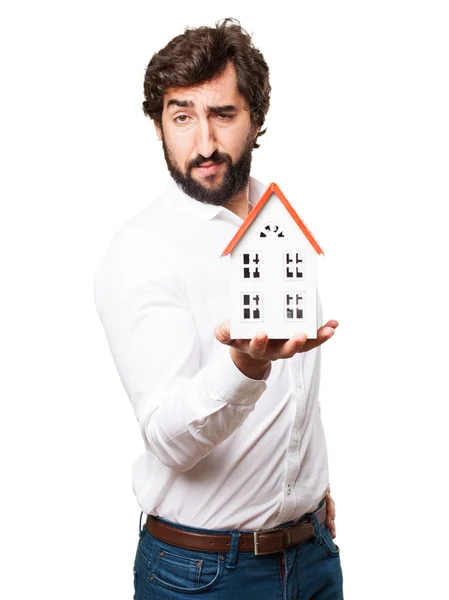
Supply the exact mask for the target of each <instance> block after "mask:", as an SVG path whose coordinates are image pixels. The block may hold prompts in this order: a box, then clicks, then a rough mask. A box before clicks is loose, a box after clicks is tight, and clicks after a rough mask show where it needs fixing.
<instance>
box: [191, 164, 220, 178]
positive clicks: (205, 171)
mask: <svg viewBox="0 0 449 600" xmlns="http://www.w3.org/2000/svg"><path fill="white" fill-rule="evenodd" d="M222 164H223V161H222V160H221V161H220V162H218V163H212V162H209V163H203V164H202V165H201V166H199V167H195V170H196V172H197V173H199V174H200V175H202V176H203V177H206V176H207V175H214V174H215V173H217V172H218V170H219V169H220V167H221V165H222Z"/></svg>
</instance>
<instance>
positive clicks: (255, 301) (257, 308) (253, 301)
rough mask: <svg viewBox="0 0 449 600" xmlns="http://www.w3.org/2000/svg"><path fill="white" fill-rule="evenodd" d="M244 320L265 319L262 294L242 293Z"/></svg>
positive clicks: (241, 301)
mask: <svg viewBox="0 0 449 600" xmlns="http://www.w3.org/2000/svg"><path fill="white" fill-rule="evenodd" d="M240 303H241V309H242V310H241V314H242V321H263V312H262V294H261V293H260V292H251V293H250V294H246V293H243V294H240Z"/></svg>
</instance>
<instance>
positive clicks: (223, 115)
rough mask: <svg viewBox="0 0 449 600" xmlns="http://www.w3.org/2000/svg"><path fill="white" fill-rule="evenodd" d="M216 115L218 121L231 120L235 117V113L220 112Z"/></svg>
mask: <svg viewBox="0 0 449 600" xmlns="http://www.w3.org/2000/svg"><path fill="white" fill-rule="evenodd" d="M217 117H218V119H219V120H220V121H232V119H233V118H234V117H235V115H230V114H226V113H221V114H218V115H217Z"/></svg>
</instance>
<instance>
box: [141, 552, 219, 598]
mask: <svg viewBox="0 0 449 600" xmlns="http://www.w3.org/2000/svg"><path fill="white" fill-rule="evenodd" d="M155 550H156V552H155V553H154V555H153V556H154V558H153V562H152V565H151V574H150V582H151V583H152V584H156V585H160V586H162V587H164V588H167V589H170V590H173V591H178V592H185V593H190V594H192V593H193V594H194V593H198V592H203V591H205V590H208V589H209V588H211V587H212V586H213V585H215V584H216V583H217V582H218V581H219V579H220V578H221V575H222V573H223V562H224V561H223V560H221V559H220V555H219V554H216V553H205V552H196V551H195V550H185V549H184V548H176V547H173V546H169V545H168V544H162V545H157V546H156V548H155Z"/></svg>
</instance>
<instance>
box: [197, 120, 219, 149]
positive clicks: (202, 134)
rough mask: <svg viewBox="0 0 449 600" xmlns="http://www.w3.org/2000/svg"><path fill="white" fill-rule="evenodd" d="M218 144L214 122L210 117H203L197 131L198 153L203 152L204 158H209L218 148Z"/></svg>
mask: <svg viewBox="0 0 449 600" xmlns="http://www.w3.org/2000/svg"><path fill="white" fill-rule="evenodd" d="M217 147H218V144H217V140H216V139H215V132H214V128H213V125H212V123H211V122H210V121H209V119H203V120H201V122H200V123H199V127H198V132H197V146H196V151H197V154H201V156H204V158H209V157H210V156H212V154H213V153H214V152H215V150H216V149H217Z"/></svg>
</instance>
